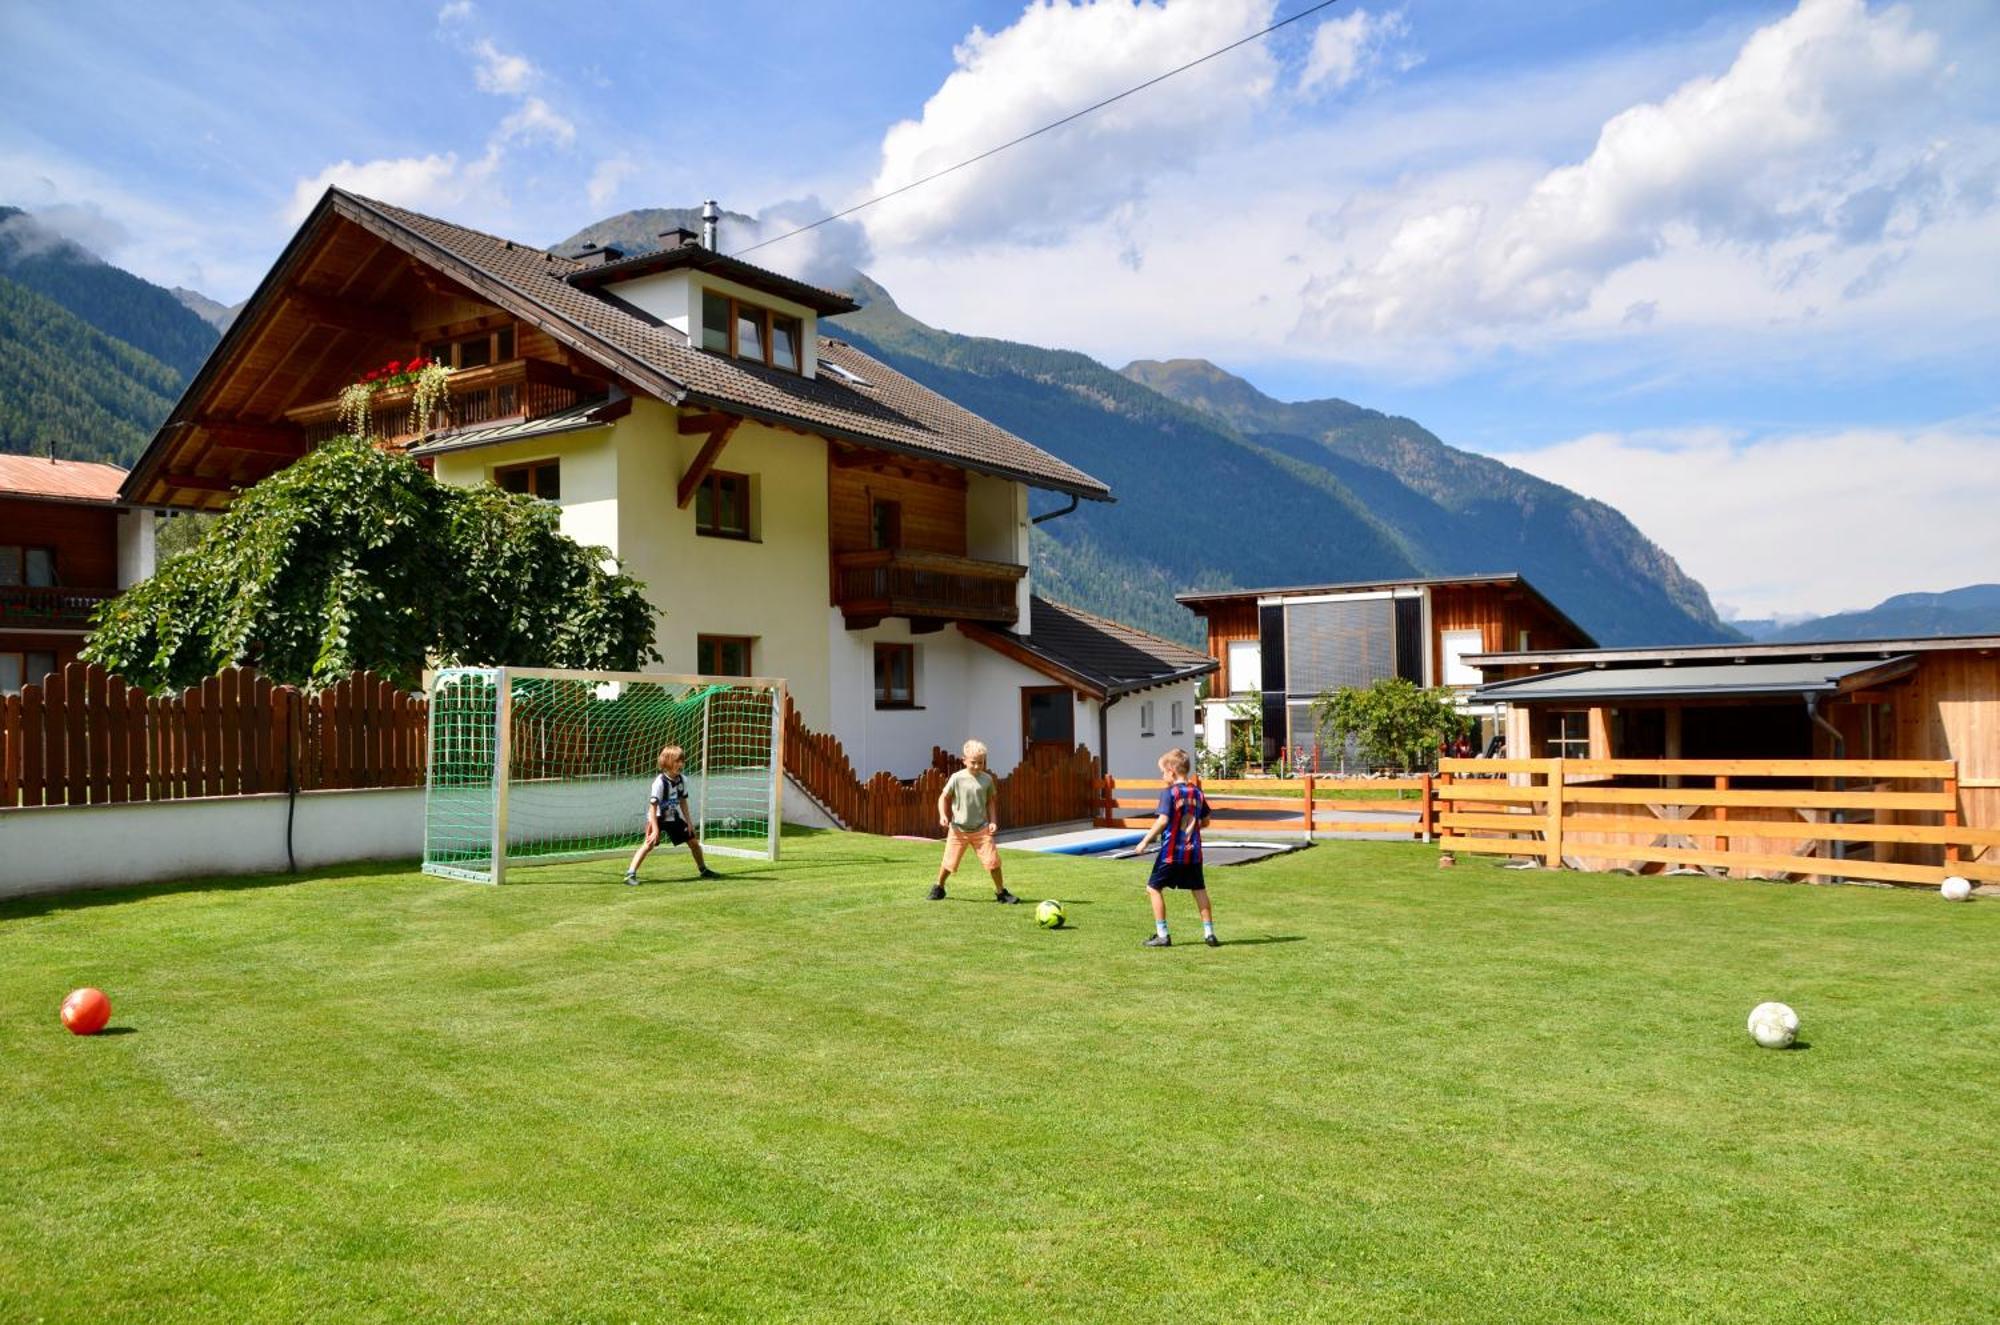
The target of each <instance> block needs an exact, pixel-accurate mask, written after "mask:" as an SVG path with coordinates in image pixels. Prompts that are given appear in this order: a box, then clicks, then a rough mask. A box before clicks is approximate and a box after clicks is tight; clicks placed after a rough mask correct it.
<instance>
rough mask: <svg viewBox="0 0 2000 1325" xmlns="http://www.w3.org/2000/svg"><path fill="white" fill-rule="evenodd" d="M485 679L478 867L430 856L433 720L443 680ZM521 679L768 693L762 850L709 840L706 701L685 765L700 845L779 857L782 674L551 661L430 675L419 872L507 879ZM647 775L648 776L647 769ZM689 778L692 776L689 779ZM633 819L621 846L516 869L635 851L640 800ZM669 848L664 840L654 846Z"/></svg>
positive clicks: (715, 851)
mask: <svg viewBox="0 0 2000 1325" xmlns="http://www.w3.org/2000/svg"><path fill="white" fill-rule="evenodd" d="M474 676H478V677H486V678H490V680H491V681H492V684H493V690H494V704H493V712H492V731H491V742H492V744H491V749H492V761H491V767H492V769H493V771H494V772H493V777H492V781H491V788H492V798H491V802H490V804H491V819H492V822H491V832H490V840H489V843H488V854H487V857H486V860H487V864H488V866H489V868H488V869H485V870H480V869H476V868H469V867H467V866H464V865H460V864H450V863H443V862H439V861H434V860H433V859H432V858H431V857H432V851H433V830H434V827H435V825H436V822H437V821H436V820H435V819H434V818H433V811H434V809H435V808H436V801H437V799H438V795H439V788H438V768H439V762H440V761H439V759H438V740H439V731H438V720H439V705H438V703H437V696H438V692H439V689H440V687H441V686H442V684H443V683H444V682H445V681H446V680H447V678H454V679H455V678H465V677H474ZM521 680H548V681H577V682H586V683H590V684H592V685H611V684H619V685H624V684H641V685H657V686H685V687H688V688H690V689H699V688H703V687H708V686H727V687H734V688H749V689H756V690H764V691H768V692H769V694H770V696H771V733H770V752H771V754H770V770H769V772H770V785H769V787H768V790H767V793H766V797H765V804H764V809H765V815H766V818H765V825H766V831H765V841H764V846H763V848H762V849H756V848H752V847H747V846H743V845H739V844H732V843H727V842H712V841H710V840H709V834H708V831H707V830H708V825H709V819H708V788H709V778H708V777H707V770H706V763H707V757H708V734H709V718H710V707H711V706H710V703H709V702H706V701H705V702H704V703H703V705H702V744H701V751H702V759H703V765H704V767H703V768H702V769H700V770H695V769H690V770H689V771H690V773H699V781H698V784H697V786H696V787H695V788H693V792H694V800H695V806H694V811H695V812H694V814H693V815H692V816H691V817H692V818H693V819H694V820H695V821H696V823H697V825H698V826H699V827H700V828H701V830H702V835H701V846H702V851H703V853H704V854H705V855H716V856H736V857H742V858H746V859H751V860H776V859H777V858H778V844H779V840H780V838H781V836H782V828H783V811H784V783H785V710H786V707H787V698H788V695H789V693H790V692H789V690H788V688H787V685H786V682H785V680H784V679H783V678H782V677H769V676H702V675H697V674H693V673H680V672H609V671H607V672H597V671H580V670H568V669H563V668H553V667H445V668H439V669H438V670H437V671H436V672H435V673H434V674H433V676H432V678H431V682H430V685H429V687H428V688H427V698H428V699H429V701H430V703H429V719H428V722H427V725H426V731H425V742H426V746H425V749H426V759H425V774H424V861H423V872H424V873H426V874H432V875H437V876H439V877H441V878H449V879H461V880H465V881H468V882H472V883H490V884H501V883H504V882H506V877H507V870H508V868H509V865H510V861H509V856H508V843H509V835H508V834H509V828H510V821H509V813H508V812H509V808H510V804H511V802H512V799H513V796H512V792H513V785H512V784H513V779H512V778H511V777H510V776H509V775H508V770H509V768H510V765H511V761H512V755H513V750H512V745H513V725H514V687H513V684H512V683H513V682H515V681H521ZM648 777H649V778H650V774H649V775H648ZM690 780H691V781H692V780H694V779H692V778H691V779H690ZM631 821H632V823H633V825H634V828H633V831H632V834H631V838H630V840H629V841H624V842H622V843H620V844H618V845H612V846H603V847H593V848H589V849H583V850H576V851H560V852H551V853H544V854H536V855H534V856H532V857H529V858H526V859H517V860H515V861H513V862H511V863H512V865H513V867H514V868H517V869H526V868H531V867H536V866H541V865H556V864H563V863H566V862H572V861H580V860H601V859H607V858H610V857H616V856H627V855H630V854H631V853H632V852H633V851H634V850H635V849H637V847H638V844H639V842H640V841H641V840H642V838H643V835H644V834H643V828H642V825H643V822H644V806H643V805H636V804H635V805H633V806H632V807H631ZM673 849H674V848H673V847H672V846H671V845H670V844H669V843H667V842H666V841H665V840H664V839H662V841H661V843H660V846H659V847H658V848H657V850H662V851H665V850H673Z"/></svg>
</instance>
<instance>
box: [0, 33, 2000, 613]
mask: <svg viewBox="0 0 2000 1325" xmlns="http://www.w3.org/2000/svg"><path fill="white" fill-rule="evenodd" d="M1311 2H1312V0H1282V2H1280V0H1034V3H1028V4H1025V5H1024V4H1023V3H1021V0H1012V2H1011V3H1001V2H995V3H986V2H983V0H922V2H920V3H919V2H915V0H912V2H910V3H886V2H884V3H871V2H864V0H853V2H848V0H821V2H820V3H815V4H810V5H807V4H798V3H792V2H791V0H784V2H782V3H780V2H778V0H740V2H739V3H731V4H714V3H700V2H699V0H680V2H678V3H672V4H665V3H662V4H638V3H619V2H616V0H613V2H611V3H600V4H597V5H593V6H590V7H588V8H565V9H557V8H554V7H550V6H546V5H531V4H526V3H501V0H429V2H428V3H372V2H370V0H353V2H351V3H346V4H342V5H339V6H305V5H297V6H288V5H274V4H267V3H256V4H238V3H230V2H229V0H216V2H211V3H205V4H203V5H202V6H200V7H199V8H198V9H196V8H195V7H193V6H187V5H177V4H158V3H147V4H140V3H130V2H129V0H105V2H104V3H100V4H95V5H89V6H77V5H59V4H55V3H38V2H36V0H15V2H14V3H9V4H7V5H5V6H4V7H0V48H4V49H6V50H7V51H8V52H9V53H10V58H9V60H8V73H7V78H6V80H5V82H4V83H0V204H12V205H15V206H20V207H24V208H26V209H28V210H30V211H33V212H36V213H37V214H38V215H39V216H40V217H41V218H42V219H43V220H44V221H45V222H48V223H50V224H53V225H55V226H56V227H58V228H59V229H61V230H63V231H64V232H65V233H68V234H70V235H71V236H72V237H74V238H76V239H78V240H80V241H81V242H83V243H84V244H86V245H87V246H89V247H90V248H92V249H93V250H95V251H96V252H98V253H100V254H102V255H103V256H104V257H106V258H107V259H109V260H111V261H113V262H116V263H118V264H119V265H121V266H124V267H127V268H129V269H130V270H133V271H135V272H137V273H139V274H140V275H142V276H145V277H147V278H149V279H151V280H154V281H157V282H159V283H161V284H163V285H169V286H175V285H179V286H187V287H191V288H194V289H197V290H200V291H202V292H203V293H205V294H207V295H210V296H212V297H214V298H217V299H221V300H223V301H224V302H234V301H236V300H238V299H241V298H243V297H244V296H245V295H246V294H248V293H249V291H250V290H251V289H252V288H253V287H254V286H255V284H256V282H257V281H258V279H259V278H260V277H261V276H262V275H263V274H264V272H265V271H266V270H267V269H268V267H269V265H270V263H271V261H272V260H273V259H274V258H275V257H276V255H277V253H278V251H279V249H280V248H281V247H282V246H283V244H284V242H285V241H286V239H287V238H288V237H289V236H290V234H291V233H292V230H293V229H294V228H295V227H296V225H297V223H298V221H299V219H300V218H301V217H302V216H303V215H304V214H305V212H306V211H307V210H308V209H309V208H310V207H311V205H312V203H313V201H314V200H315V199H316V198H317V197H318V196H319V194H320V193H321V191H322V190H323V189H324V188H325V187H326V186H327V185H328V184H331V183H338V184H341V185H342V186H344V187H348V188H352V189H354V190H356V191H358V192H361V193H365V194H368V195H370V196H374V197H379V198H384V199H387V200H390V201H393V202H399V203H402V204H404V205H407V206H410V207H414V208H417V209H418V210H422V211H427V212H430V213H432V214H435V215H439V216H443V217H445V218H447V219H450V220H454V221H458V222H461V223H463V224H467V225H472V226H476V227H479V228H481V229H486V230H490V231H494V232H496V233H500V234H505V235H507V236H509V237H511V238H516V239H521V240H526V241H530V242H535V243H543V244H546V243H553V242H555V241H556V240H558V239H561V238H564V237H566V236H568V235H570V234H572V233H574V232H575V231H577V230H579V229H581V228H583V227H584V226H586V225H588V224H589V223H590V222H591V221H593V220H596V219H599V218H601V217H604V216H607V215H610V214H612V213H615V212H619V211H623V210H625V209H628V208H632V207H642V206H685V205H690V204H692V203H695V202H698V201H699V200H701V199H703V198H710V197H712V198H716V199H719V200H720V201H721V202H722V203H723V204H724V205H725V206H726V207H728V208H730V209H731V210H733V211H738V212H743V213H746V214H749V215H752V216H755V217H756V218H757V219H758V221H759V226H758V229H757V231H756V232H755V234H754V235H746V236H730V235H725V236H724V245H723V246H724V247H725V249H727V248H731V247H732V246H733V245H738V244H742V243H747V242H750V241H751V240H752V239H754V238H762V237H768V236H771V235H775V234H778V233H782V231H783V230H785V229H786V228H788V227H789V225H790V224H795V223H798V222H802V221H805V220H811V219H817V218H819V217H821V216H824V215H826V214H828V213H829V212H831V211H834V210H838V209H840V208H844V207H847V206H851V205H853V204H855V203H858V202H861V201H863V200H865V199H868V198H870V197H873V196H875V195H877V194H880V193H882V192H885V191H887V190H889V189H893V188H896V187H898V186H900V185H903V184H906V183H908V182H910V181H912V180H914V179H916V178H918V177H920V176H922V175H924V174H927V173H929V172H930V171H932V170H935V169H938V168H940V167H942V166H945V165H949V164H952V163H954V162H956V161H959V160H963V159H964V158H966V157H969V156H972V155H974V154H976V153H978V152H981V151H984V150H985V149H987V148H989V147H991V146H994V145H995V144H997V143H1000V142H1003V141H1005V140H1007V139H1009V138H1012V137H1014V136H1015V135H1017V134H1019V133H1022V132H1025V131H1027V130H1029V129H1031V128H1034V127H1037V126H1039V125H1041V124H1044V123H1046V122H1048V121H1050V120H1054V119H1056V118H1059V117H1061V116H1063V115H1066V114H1068V113H1069V112H1071V111H1073V110H1076V109H1078V108H1080V107H1082V106H1085V105H1088V104H1089V103H1091V102H1093V101H1096V100H1099V99H1101V98H1103V97H1105V96H1108V95H1111V94H1112V93H1115V92H1118V91H1121V90H1123V89H1125V88H1127V87H1130V86H1132V85H1134V84H1137V83H1140V82H1143V81H1144V80H1146V79H1149V78H1152V77H1154V76H1155V75H1158V74H1160V73H1163V72H1165V71H1166V70H1168V69H1170V68H1173V67H1174V66H1176V65H1179V64H1182V63H1184V62H1186V61H1187V60H1190V59H1193V58H1194V57H1196V56H1199V55H1202V54H1205V53H1207V52H1209V51H1212V50H1215V49H1217V48H1218V47H1221V46H1224V45H1227V44H1228V43H1230V42H1233V41H1235V40H1237V39H1239V38H1241V37H1243V36H1245V35H1247V34H1249V33H1252V32H1255V31H1256V30H1258V29H1260V28H1262V27H1264V26H1266V25H1268V24H1269V23H1271V22H1273V21H1276V20H1277V19H1281V18H1284V17H1287V16H1289V15H1292V14H1297V13H1299V12H1300V11H1302V10H1304V9H1306V8H1307V7H1308V5H1309V4H1310V3H1311ZM1996 67H2000V8H1996V7H1995V6H1994V5H1992V3H1991V0H1911V2H1910V3H1904V4H1884V3H1875V2H1870V0H1775V2H1772V3H1760V2H1744V3H1718V2H1711V0H1681V3H1676V4H1673V5H1637V4H1632V3H1630V2H1629V0H1513V2H1512V3H1508V4H1504V5H1498V4H1493V3H1491V0H1404V2H1403V3H1400V4H1390V3H1383V2H1382V0H1364V2H1363V3H1353V2H1351V0H1342V2H1341V3H1337V4H1334V5H1332V6H1330V7H1328V8H1326V9H1324V10H1321V11H1320V12H1318V13H1314V14H1311V15H1309V16H1308V17H1306V18H1304V19H1302V20H1300V21H1298V22H1296V23H1293V24H1291V25H1289V26H1288V27H1286V28H1285V29H1283V30H1282V31H1281V32H1279V33H1276V34H1274V35H1272V36H1270V37H1267V38H1263V39H1261V40H1259V41H1256V42H1254V43H1251V44H1248V45H1245V46H1243V47H1240V48H1238V49H1237V50H1235V51H1233V52H1231V53H1229V54H1227V55H1224V56H1221V57H1219V58H1217V59H1215V60H1212V61H1209V62H1207V63H1205V64H1202V65H1200V66H1198V67H1197V68H1195V69H1193V70H1190V71H1188V72H1186V73H1183V74H1180V75H1178V76H1176V77H1175V78H1173V79H1171V80H1169V81H1167V82H1165V83H1162V84H1160V85H1159V86H1157V87H1154V88H1152V89H1149V90H1148V91H1145V92H1142V93H1139V94H1138V95H1136V96H1133V97H1130V98H1127V99H1125V100H1123V101H1120V102H1118V103H1117V104H1116V105H1114V106H1112V107H1109V108H1107V109H1105V110H1103V111H1100V112H1097V113H1095V114H1093V115H1090V116H1088V117H1086V118H1084V119H1081V120H1079V121H1077V122H1076V123H1074V124H1071V125H1069V126H1066V127H1064V128H1061V129H1058V130H1056V131H1054V132H1052V133H1049V134H1046V135H1043V136H1041V137H1039V138H1036V139H1034V140H1033V141H1031V142H1029V143H1027V144H1024V145H1022V146H1020V147H1016V148H1013V149H1011V150H1009V151H1007V152H1004V153H1001V154H999V155H997V156H994V157H992V158H990V159H989V160H987V161H985V162H982V163H980V164H978V165H975V166H972V167H970V168H968V169H966V170H962V171H959V172H957V173H955V174H952V175H950V176H948V177H946V178H944V179H942V180H939V181H937V182H934V183H931V184H926V185H923V186H921V187H918V188H915V189H912V190H910V191H909V192H907V193H904V194H901V195H900V196H898V197H896V198H894V199H892V200H890V201H888V202H884V203H881V204H879V205H877V206H873V207H870V208H866V209H864V210H862V211H860V212H858V213H856V214H854V215H853V216H852V217H849V218H847V219H845V220H842V221H839V222H836V223H834V224H832V225H828V226H825V227H822V228H820V229H818V230H815V231H813V232H811V233H810V234H809V235H807V236H804V237H800V238H797V239H791V240H786V241H784V242H782V243H778V244H774V245H771V246H770V247H766V248H762V249H759V250H758V251H757V253H756V255H755V260H757V261H759V262H761V263H764V264H766V265H770V266H775V267H779V268H781V269H784V270H788V271H792V272H795V273H797V274H800V275H803V276H806V277H808V278H810V277H812V276H814V275H815V274H817V273H821V272H831V271H834V270H837V269H839V267H840V266H841V264H845V263H852V264H856V265H859V266H861V267H862V268H864V269H865V270H867V271H868V272H870V273H871V274H872V275H873V276H875V277H876V278H877V279H878V280H880V281H881V282H882V283H883V284H884V285H885V286H887V287H888V288H889V289H890V290H891V291H892V292H893V293H894V295H895V297H896V299H897V301H898V302H899V303H900V304H902V305H903V307H904V308H906V309H907V310H908V311H910V312H911V313H912V314H914V315H915V316H917V317H919V318H922V319H923V320H925V321H927V322H930V323H932V324H934V325H938V326H942V327H946V328H949V329H951V330H954V331H960V332H966V333H972V334H980V335H991V336H1001V337H1006V338H1010V339H1016V340H1022V341H1027V342H1031V343H1034V344H1039V345H1053V346H1062V347H1066V348H1072V349H1078V350H1082V351H1084V352H1086V353H1089V354H1091V355H1093V356H1095V357H1096V358H1098V359H1100V360H1102V361H1104V362H1105V363H1107V364H1109V365H1111V366H1113V367H1118V366H1121V365H1123V364H1124V363H1126V362H1128V361H1130V360H1131V359H1134V358H1174V357H1198V358H1206V359H1210V360H1213V361H1215V362H1216V363H1218V364H1220V365H1222V366H1223V367H1224V368H1226V369H1228V370H1230V371H1231V372H1234V373H1237V374H1239V375H1241V376H1243V377H1245V378H1247V379H1249V380H1250V381H1251V382H1252V383H1254V384H1255V385H1257V386H1258V387H1260V388H1262V389H1263V390H1265V391H1267V392H1269V393H1270V394H1272V395H1274V396H1277V397H1279V398H1282V399H1306V398H1317V397H1324V396H1339V397H1342V398H1344V399H1347V400H1352V401H1354V402H1356V403H1359V404H1363V405H1367V406H1371V407H1373V408H1377V409H1381V410H1385V411H1388V412H1390V413H1395V414H1402V415H1407V416H1409V417H1411V418H1414V419H1416V420H1418V421H1419V422H1421V423H1423V424H1424V425H1425V426H1427V427H1429V428H1430V429H1432V430H1433V431H1434V432H1436V433H1437V434H1438V435H1439V436H1441V437H1443V438H1444V439H1445V440H1446V441H1448V442H1451V443H1453V444H1454V445H1458V446H1463V447H1466V448H1468V449H1471V450H1476V451H1481V452H1484V453H1487V454H1491V455H1494V456H1497V457H1499V458H1501V459H1503V460H1506V461H1507V462H1509V463H1511V464H1515V465H1518V466H1520V467H1522V468H1524V469H1527V470H1529V471H1531V472H1533V473H1535V474H1538V475H1541V476H1542V477H1544V478H1548V479H1551V480H1553V481H1555V482H1558V483H1562V484H1564V485H1565V486H1567V487H1570V488H1573V489H1575V490H1576V491H1578V492H1581V493H1583V494H1585V495H1586V496H1590V497H1595V498H1599V499H1601V500H1603V501H1606V502H1608V503H1610V504H1612V505H1614V506H1616V507H1617V508H1619V509H1620V510H1622V511H1623V512H1624V513H1625V514H1626V515H1628V516H1630V517H1631V518H1632V520H1633V521H1634V523H1636V524H1637V525H1638V526H1639V528H1640V529H1641V530H1643V531H1644V532H1645V533H1646V534H1648V535H1649V536H1651V537H1652V538H1653V539H1654V540H1655V541H1657V542H1658V543H1659V544H1660V545H1661V546H1663V547H1664V548H1665V549H1666V550H1667V551H1668V552H1669V553H1671V554H1672V555H1673V556H1674V557H1675V558H1677V559H1678V560H1679V561H1680V563H1681V565H1682V566H1683V567H1684V568H1685V569H1686V570H1687V571H1689V573H1691V574H1693V575H1694V576H1695V577H1696V578H1697V579H1699V580H1701V581H1702V582H1703V583H1704V584H1705V585H1706V586H1707V587H1708V589H1709V591H1710V593H1711V596H1712V597H1713V599H1714V600H1715V602H1716V604H1717V606H1718V607H1719V608H1720V609H1721V610H1722V612H1723V613H1724V615H1725V616H1768V615H1780V616H1797V615H1803V614H1810V613H1823V612H1833V611H1840V610H1844V609H1850V608H1856V607H1864V606H1868V605H1870V604H1872V603H1874V602H1876V601H1878V600H1879V599H1881V598H1883V597H1886V596H1887V595H1889V594H1892V593H1897V592H1902V591H1907V590H1939V589H1946V588H1952V587H1955V586H1958V585H1962V584H1969V583H1976V582H1982V581H1995V580H2000V81H1996V80H1994V79H1993V78H1992V77H1991V76H1990V73H1989V71H1990V70H1992V69H1993V68H1996Z"/></svg>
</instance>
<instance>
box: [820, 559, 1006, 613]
mask: <svg viewBox="0 0 2000 1325" xmlns="http://www.w3.org/2000/svg"><path fill="white" fill-rule="evenodd" d="M1027 573H1028V568H1027V567H1026V566H1015V565H1010V564H1008V563H1006V562H1000V561H974V560H973V559H972V558H970V557H954V556H949V555H947V554H945V553H942V552H912V551H890V550H887V549H878V550H876V551H873V552H839V553H835V554H834V558H833V601H834V603H835V605H836V606H838V607H839V608H840V611H841V614H842V615H843V616H845V617H846V618H847V628H848V629H849V630H866V629H867V628H868V627H870V626H873V625H877V624H879V623H880V622H881V621H882V620H883V619H884V618H886V617H896V616H900V617H909V618H911V619H912V620H915V621H986V622H993V623H996V624H999V625H1005V626H1011V625H1013V624H1014V622H1015V620H1016V618H1017V617H1018V616H1019V615H1020V613H1019V609H1018V606H1017V603H1016V593H1015V590H1016V586H1018V585H1019V584H1020V582H1021V577H1022V576H1023V575H1026V574H1027Z"/></svg>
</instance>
